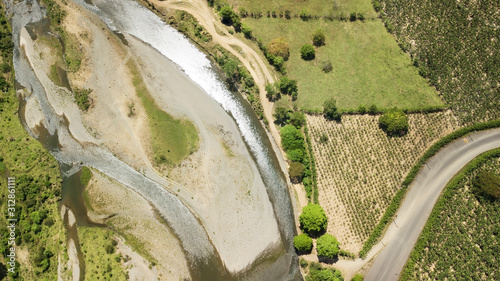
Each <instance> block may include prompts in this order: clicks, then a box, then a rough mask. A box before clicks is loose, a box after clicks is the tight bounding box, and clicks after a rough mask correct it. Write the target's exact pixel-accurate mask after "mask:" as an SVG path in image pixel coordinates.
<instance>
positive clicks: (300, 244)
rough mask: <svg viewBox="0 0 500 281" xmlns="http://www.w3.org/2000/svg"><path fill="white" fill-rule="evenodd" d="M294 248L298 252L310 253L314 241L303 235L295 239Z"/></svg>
mask: <svg viewBox="0 0 500 281" xmlns="http://www.w3.org/2000/svg"><path fill="white" fill-rule="evenodd" d="M293 246H294V247H295V249H297V251H301V252H309V251H310V250H311V249H312V247H313V240H312V238H311V237H309V236H307V234H305V233H303V234H300V235H297V236H295V237H293Z"/></svg>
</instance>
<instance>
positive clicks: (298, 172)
mask: <svg viewBox="0 0 500 281" xmlns="http://www.w3.org/2000/svg"><path fill="white" fill-rule="evenodd" d="M288 173H289V174H290V179H291V180H292V182H293V183H295V184H298V183H300V182H302V177H303V176H304V165H302V163H300V162H292V164H290V168H289V169H288Z"/></svg>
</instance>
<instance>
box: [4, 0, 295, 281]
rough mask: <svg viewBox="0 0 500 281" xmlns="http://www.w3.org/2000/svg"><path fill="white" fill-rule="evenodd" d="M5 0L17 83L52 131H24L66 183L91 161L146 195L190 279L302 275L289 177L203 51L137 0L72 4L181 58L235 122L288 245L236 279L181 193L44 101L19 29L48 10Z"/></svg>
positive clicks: (170, 56)
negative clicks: (178, 247)
mask: <svg viewBox="0 0 500 281" xmlns="http://www.w3.org/2000/svg"><path fill="white" fill-rule="evenodd" d="M7 2H8V3H7V4H8V7H9V12H10V13H12V15H13V17H12V27H13V38H14V44H15V51H14V68H15V70H16V81H17V82H18V84H19V85H20V86H22V87H24V88H27V89H29V90H30V91H31V92H32V93H33V94H34V95H36V96H37V98H38V99H39V101H40V105H41V107H42V111H43V113H44V115H45V119H46V122H45V124H44V126H45V127H46V128H45V129H46V131H47V134H45V135H44V136H43V137H40V136H38V135H36V134H34V133H33V132H31V131H30V130H29V128H27V130H28V131H29V133H30V134H31V135H33V136H35V137H38V139H39V141H41V142H42V144H44V145H45V147H46V148H47V149H49V151H50V152H51V153H52V154H53V155H54V156H55V157H56V159H57V160H58V161H59V162H60V163H61V167H64V169H63V170H62V173H63V177H64V178H65V180H66V181H69V180H70V178H71V177H72V176H73V175H74V174H75V173H76V172H77V171H78V170H79V167H80V165H86V166H90V167H93V168H95V169H98V170H99V171H101V172H103V173H104V174H106V175H108V176H109V177H111V178H113V179H115V180H116V181H118V182H120V183H122V184H124V185H126V186H128V187H129V188H131V189H133V190H135V191H136V192H138V193H139V194H141V195H142V196H143V197H144V198H145V199H146V200H148V201H149V202H151V203H152V204H153V206H155V208H156V209H157V210H158V212H159V213H160V214H161V215H162V217H163V218H164V219H165V220H166V221H167V223H168V225H169V227H170V228H171V229H172V230H173V232H174V233H175V235H176V236H177V237H178V238H179V239H180V241H181V243H182V247H183V249H184V252H185V254H186V257H187V259H188V263H189V265H190V269H191V277H192V279H193V280H236V279H238V280H241V279H243V280H300V279H301V276H300V271H299V270H298V262H297V256H296V255H295V252H294V249H293V245H292V238H293V236H294V235H295V234H296V232H295V229H296V228H295V220H294V213H293V208H292V204H291V200H290V195H289V191H288V187H287V184H286V179H285V175H284V174H283V173H282V169H281V167H280V163H279V161H278V158H277V157H276V155H275V153H274V150H273V149H272V143H271V142H270V140H269V137H268V134H267V133H266V131H265V130H264V128H263V127H262V125H261V123H260V121H259V120H258V119H257V117H256V115H255V113H254V112H253V111H252V110H251V108H250V106H249V104H248V103H247V102H246V101H245V100H244V99H243V98H242V97H241V95H239V94H237V93H232V92H231V91H229V90H228V88H227V87H226V85H225V84H224V82H222V81H221V79H220V78H219V77H218V75H217V72H216V71H215V70H214V66H213V65H212V63H211V61H210V60H209V59H208V58H207V57H206V56H205V54H203V53H202V52H201V51H200V50H198V49H197V48H196V47H195V46H194V45H193V44H192V43H191V42H190V41H189V40H188V39H187V38H185V37H184V36H183V35H182V34H180V33H179V32H177V31H176V30H175V29H173V28H171V27H170V26H168V25H166V24H165V23H164V22H163V21H161V19H159V18H158V17H157V16H156V15H155V14H154V13H152V12H150V11H149V10H147V9H146V8H144V7H143V6H141V5H139V4H138V3H136V2H134V1H132V0H111V1H101V0H98V1H94V2H93V3H91V2H90V1H83V0H76V1H75V3H77V4H79V5H80V6H82V7H84V8H86V9H88V10H89V11H91V12H93V13H95V14H96V15H98V16H99V17H100V18H101V19H102V20H103V22H105V23H106V24H107V25H108V27H109V28H110V29H111V30H113V31H114V32H117V33H127V34H130V35H133V36H135V37H136V38H138V39H140V40H142V41H144V42H145V43H147V44H149V45H151V46H152V47H153V48H155V49H157V50H158V51H159V52H160V53H161V54H163V55H164V56H165V57H167V58H168V59H170V60H171V61H173V62H174V63H176V64H177V65H178V66H179V71H183V72H184V73H185V74H186V75H187V76H188V77H189V78H190V79H191V80H192V81H193V82H194V83H196V84H198V85H199V86H200V87H201V88H202V89H203V90H204V91H205V93H206V94H207V95H209V96H210V97H211V98H213V99H214V100H215V101H217V102H218V103H219V104H220V105H221V106H222V107H223V108H224V109H225V110H226V112H227V113H228V114H229V115H230V116H232V118H234V120H235V122H236V123H237V125H238V128H239V130H240V132H241V134H242V136H243V138H244V140H245V143H246V144H247V146H248V148H249V150H250V152H251V154H252V157H253V158H254V160H255V162H256V164H257V167H258V169H259V172H260V174H261V177H262V179H263V181H264V183H265V185H266V190H267V193H268V196H269V198H270V201H271V203H272V206H273V209H274V214H275V217H276V220H277V222H278V225H279V230H280V236H281V240H282V242H283V244H284V245H285V249H284V251H283V252H282V254H281V255H280V256H279V257H264V258H262V259H261V260H260V261H258V262H255V263H254V265H253V266H251V267H250V269H249V270H247V271H245V272H244V273H243V274H239V275H238V276H232V275H231V274H229V273H228V271H227V269H225V268H224V266H223V263H222V262H221V259H220V257H219V256H218V254H217V250H216V249H215V248H214V246H213V244H212V243H211V241H210V238H209V237H208V235H207V233H206V231H205V229H204V228H203V227H202V225H200V223H199V222H198V220H197V219H196V216H194V215H193V214H192V213H191V212H190V211H189V210H188V208H186V206H184V205H183V204H182V202H181V201H180V200H179V199H178V198H177V197H176V196H173V195H172V194H170V193H169V192H167V191H166V190H165V189H164V188H163V187H161V186H159V185H158V184H156V183H155V182H153V181H151V180H149V179H148V178H146V177H144V176H143V175H142V174H140V173H139V172H137V171H135V170H134V169H133V168H131V167H130V166H128V165H127V164H125V163H123V162H122V161H120V160H119V159H117V158H116V157H114V156H113V155H112V154H111V153H110V152H108V151H106V150H104V149H102V148H100V147H98V146H93V145H88V144H87V145H85V146H83V145H82V144H80V143H79V142H78V141H77V140H75V139H74V138H73V136H72V135H71V133H70V132H69V130H68V124H67V122H65V119H64V118H63V117H61V116H59V115H57V114H56V113H55V111H54V110H53V108H52V107H51V105H50V103H49V102H48V100H47V95H46V93H45V90H44V88H43V87H42V85H41V84H40V82H39V81H38V80H37V78H36V75H35V74H34V72H33V70H32V69H31V67H30V65H29V63H28V62H27V61H26V60H25V58H23V56H21V55H20V52H19V50H20V48H19V34H20V31H21V29H22V27H23V26H26V25H28V24H34V25H36V24H38V23H41V20H42V19H43V18H44V16H45V11H44V9H41V8H40V6H39V5H38V3H37V2H36V1H25V2H21V3H15V4H13V3H10V1H7ZM13 2H15V1H13ZM54 141H56V142H57V143H58V145H57V146H56V147H54V145H53V143H54ZM75 163H79V164H75ZM75 207H76V206H75ZM277 275H279V276H277ZM268 278H270V279H268Z"/></svg>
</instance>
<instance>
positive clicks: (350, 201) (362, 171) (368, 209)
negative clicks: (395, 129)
mask: <svg viewBox="0 0 500 281" xmlns="http://www.w3.org/2000/svg"><path fill="white" fill-rule="evenodd" d="M306 118H307V123H308V129H309V138H310V139H311V143H312V146H311V147H312V150H313V154H314V159H315V169H316V171H317V182H318V191H319V201H318V202H319V204H320V205H321V206H322V207H323V208H324V210H325V213H326V214H327V217H328V221H329V224H330V225H335V226H336V227H331V228H329V230H328V233H330V234H333V235H334V236H335V237H336V238H337V239H338V241H339V242H340V243H341V245H342V248H343V249H345V250H348V251H350V252H353V253H359V251H360V250H361V247H362V244H363V243H364V242H365V241H366V239H367V238H368V236H369V235H370V233H372V231H373V230H374V229H375V226H376V225H377V223H378V221H379V220H380V219H381V218H382V215H383V214H384V213H385V211H386V208H388V206H389V205H390V203H391V201H392V200H393V196H394V195H395V194H396V193H397V192H398V190H400V189H401V186H402V184H403V179H404V178H405V176H406V174H407V173H408V172H409V171H410V170H411V168H412V167H413V165H415V163H417V161H418V159H419V157H420V156H421V155H422V154H423V153H424V152H425V151H426V150H427V148H428V147H429V146H430V144H432V143H433V142H435V141H437V140H439V139H440V138H441V137H443V136H444V135H445V134H446V133H448V132H452V131H453V130H455V129H456V128H457V127H458V125H457V121H456V120H455V119H454V117H453V115H452V114H451V112H449V111H448V112H437V113H430V114H425V115H424V114H409V115H408V123H409V130H408V134H406V135H405V136H402V137H399V138H390V137H388V136H387V134H386V133H385V132H384V131H383V130H381V129H380V128H379V124H378V116H375V115H343V116H342V119H341V122H334V121H328V120H327V119H325V118H324V117H323V116H311V115H306Z"/></svg>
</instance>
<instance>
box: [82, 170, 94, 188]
mask: <svg viewBox="0 0 500 281" xmlns="http://www.w3.org/2000/svg"><path fill="white" fill-rule="evenodd" d="M91 178H92V171H90V169H89V168H87V167H85V166H83V167H82V174H81V175H80V183H81V184H82V185H83V186H87V185H88V184H89V181H90V179H91Z"/></svg>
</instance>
